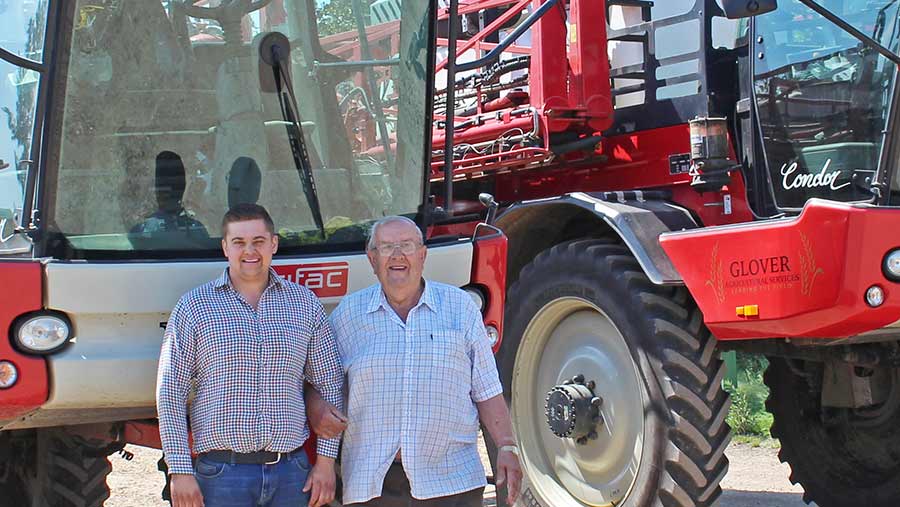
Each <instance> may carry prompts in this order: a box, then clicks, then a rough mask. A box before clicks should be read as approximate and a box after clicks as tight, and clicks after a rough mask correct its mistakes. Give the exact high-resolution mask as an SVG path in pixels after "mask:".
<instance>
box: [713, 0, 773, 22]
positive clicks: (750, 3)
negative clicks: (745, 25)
mask: <svg viewBox="0 0 900 507" xmlns="http://www.w3.org/2000/svg"><path fill="white" fill-rule="evenodd" d="M720 1H721V3H722V10H723V11H725V17H727V18H728V19H739V18H749V17H752V16H759V15H760V14H765V13H767V12H772V11H774V10H775V9H777V8H778V0H720Z"/></svg>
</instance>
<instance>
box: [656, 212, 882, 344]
mask: <svg viewBox="0 0 900 507" xmlns="http://www.w3.org/2000/svg"><path fill="white" fill-rule="evenodd" d="M898 226H900V210H898V209H890V208H874V207H863V206H851V205H847V204H840V203H835V202H831V201H822V200H811V201H809V203H807V205H806V208H805V209H804V210H803V213H802V214H801V215H800V216H799V217H797V218H792V219H787V220H773V221H768V222H756V223H753V224H748V225H744V226H734V227H721V228H707V229H697V230H694V231H687V232H680V233H671V234H665V235H663V236H662V237H660V243H661V244H662V247H663V249H665V251H666V253H667V254H668V255H669V257H670V258H671V259H672V263H673V264H674V265H675V267H676V268H677V269H678V271H679V273H681V275H682V276H683V278H684V281H685V284H686V285H687V287H688V289H690V291H691V294H692V295H693V296H694V299H695V300H696V301H697V304H698V305H699V306H700V309H701V310H702V311H703V315H704V320H705V322H706V325H707V326H708V327H709V329H710V331H712V332H713V334H714V335H716V337H717V338H719V339H725V340H727V339H742V338H769V337H807V338H838V337H845V336H853V335H857V334H860V333H863V332H866V331H871V330H874V329H878V328H882V327H884V326H887V325H889V324H891V323H894V322H897V321H898V320H900V284H897V283H894V282H891V281H889V280H887V279H886V278H885V276H884V275H883V274H882V261H883V258H884V255H885V254H886V253H887V252H888V251H890V250H892V249H894V248H897V247H898V246H900V238H898V236H897V235H896V234H894V233H893V231H896V230H897V229H896V228H897V227H898ZM872 285H878V286H880V287H881V288H882V289H884V292H885V302H884V304H883V305H882V306H880V307H878V308H871V307H869V306H868V305H867V304H866V302H865V292H866V290H867V289H868V288H869V287H871V286H872ZM745 305H758V310H759V315H758V316H753V317H740V316H738V315H737V308H738V307H743V306H745Z"/></svg>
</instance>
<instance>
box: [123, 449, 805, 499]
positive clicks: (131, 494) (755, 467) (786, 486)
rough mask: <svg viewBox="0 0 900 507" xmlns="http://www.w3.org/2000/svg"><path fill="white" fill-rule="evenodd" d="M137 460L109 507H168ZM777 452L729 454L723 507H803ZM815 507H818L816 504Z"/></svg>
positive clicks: (151, 469) (156, 479)
mask: <svg viewBox="0 0 900 507" xmlns="http://www.w3.org/2000/svg"><path fill="white" fill-rule="evenodd" d="M126 449H127V450H128V451H130V452H132V453H134V459H133V460H131V461H126V460H124V459H122V458H120V457H118V456H116V455H114V456H111V457H110V460H111V461H112V464H113V472H112V474H111V475H110V476H109V487H110V489H111V490H112V494H111V496H110V498H109V500H107V502H106V506H107V507H167V506H168V504H167V503H164V502H163V501H162V500H160V499H159V492H160V491H161V490H162V487H163V482H164V481H163V476H162V473H161V472H158V471H157V469H156V462H157V460H159V457H160V452H159V451H157V450H155V449H146V448H143V447H135V446H128V447H127V448H126ZM776 454H777V450H776V449H773V448H771V447H766V446H762V447H751V446H749V445H746V444H732V445H731V446H730V447H729V448H728V451H727V455H728V458H729V459H730V460H731V468H729V471H728V475H727V476H726V477H725V479H724V480H723V481H722V487H723V488H724V489H725V493H724V494H723V495H722V500H721V502H720V506H721V507H803V506H805V505H806V504H805V503H803V498H802V495H803V490H802V489H801V488H800V487H799V486H794V485H792V484H791V483H790V481H789V480H788V475H789V474H790V469H789V468H788V466H787V465H784V464H782V463H779V461H778V457H777V455H776ZM484 505H485V506H492V505H495V501H494V493H493V490H492V489H491V488H490V487H489V489H488V491H487V492H486V494H485V503H484ZM813 507H815V504H813Z"/></svg>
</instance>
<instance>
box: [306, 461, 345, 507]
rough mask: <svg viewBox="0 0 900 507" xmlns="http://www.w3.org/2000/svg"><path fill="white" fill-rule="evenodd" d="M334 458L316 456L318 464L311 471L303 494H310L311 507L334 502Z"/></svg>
mask: <svg viewBox="0 0 900 507" xmlns="http://www.w3.org/2000/svg"><path fill="white" fill-rule="evenodd" d="M336 480H337V479H336V478H335V475H334V458H329V457H326V456H321V455H319V456H316V464H315V465H313V467H312V470H310V471H309V477H307V479H306V485H305V486H303V492H304V493H306V492H307V491H309V492H310V494H309V507H319V506H320V505H328V504H329V503H331V501H332V500H334V484H335V482H336Z"/></svg>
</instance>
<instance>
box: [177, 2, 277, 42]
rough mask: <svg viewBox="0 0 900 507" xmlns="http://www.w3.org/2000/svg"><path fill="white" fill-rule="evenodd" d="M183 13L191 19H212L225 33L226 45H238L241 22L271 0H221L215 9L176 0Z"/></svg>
mask: <svg viewBox="0 0 900 507" xmlns="http://www.w3.org/2000/svg"><path fill="white" fill-rule="evenodd" d="M178 1H179V3H180V7H181V8H182V9H183V10H184V13H185V14H187V15H188V16H191V17H192V18H199V19H212V20H215V21H218V22H219V25H220V26H221V27H222V30H223V31H224V32H225V43H226V44H235V43H236V44H240V42H241V20H242V19H243V18H244V16H246V15H247V14H249V13H251V12H253V11H258V10H259V9H262V8H263V7H265V6H267V5H269V4H270V3H271V2H272V0H222V2H221V3H219V5H217V6H215V7H201V6H199V5H194V1H195V0H178Z"/></svg>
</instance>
